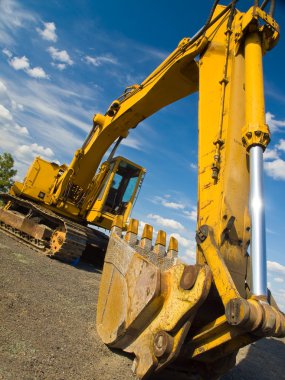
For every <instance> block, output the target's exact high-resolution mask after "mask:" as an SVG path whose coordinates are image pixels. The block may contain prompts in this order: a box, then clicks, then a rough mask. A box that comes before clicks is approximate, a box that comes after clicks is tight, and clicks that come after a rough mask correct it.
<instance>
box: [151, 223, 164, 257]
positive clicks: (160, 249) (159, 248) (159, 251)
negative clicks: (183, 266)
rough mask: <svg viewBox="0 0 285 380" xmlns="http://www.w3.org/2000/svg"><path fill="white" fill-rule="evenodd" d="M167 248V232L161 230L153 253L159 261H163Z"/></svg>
mask: <svg viewBox="0 0 285 380" xmlns="http://www.w3.org/2000/svg"><path fill="white" fill-rule="evenodd" d="M165 246H166V232H165V231H162V230H159V231H158V233H157V237H156V241H155V245H154V248H153V252H154V253H155V254H156V255H157V256H158V258H159V259H162V258H163V257H164V256H165V254H166V252H165Z"/></svg>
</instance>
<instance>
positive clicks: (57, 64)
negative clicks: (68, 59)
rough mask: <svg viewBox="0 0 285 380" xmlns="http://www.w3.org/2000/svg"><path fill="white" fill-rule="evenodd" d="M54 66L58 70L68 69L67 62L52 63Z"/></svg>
mask: <svg viewBox="0 0 285 380" xmlns="http://www.w3.org/2000/svg"><path fill="white" fill-rule="evenodd" d="M51 64H52V66H53V67H56V68H57V69H58V70H60V71H62V70H64V69H66V63H54V62H52V63H51Z"/></svg>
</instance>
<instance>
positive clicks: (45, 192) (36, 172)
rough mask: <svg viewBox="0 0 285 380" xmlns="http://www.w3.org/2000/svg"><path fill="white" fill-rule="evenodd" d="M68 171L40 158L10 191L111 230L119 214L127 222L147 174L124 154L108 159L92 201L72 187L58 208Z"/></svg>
mask: <svg viewBox="0 0 285 380" xmlns="http://www.w3.org/2000/svg"><path fill="white" fill-rule="evenodd" d="M68 170H69V168H68V167H67V166H66V165H61V166H59V165H57V164H56V163H53V162H48V161H45V160H43V159H42V158H40V157H36V158H35V160H34V162H33V163H32V165H31V166H30V168H29V169H28V171H27V174H26V177H25V179H24V181H23V183H21V182H15V183H14V184H13V186H12V188H11V190H10V193H11V194H13V195H16V196H18V197H23V198H28V199H31V200H34V201H36V202H40V203H43V204H44V205H45V207H47V208H49V209H50V210H52V211H55V212H60V214H61V215H64V216H67V217H69V218H72V219H74V220H82V219H83V220H86V221H87V222H88V223H90V224H95V225H96V226H99V227H102V228H105V229H108V230H110V229H111V226H112V223H113V221H114V218H115V216H116V215H122V216H123V220H124V222H125V223H126V221H127V218H128V217H129V214H130V212H131V209H132V206H133V204H134V201H135V198H136V194H137V192H138V190H139V188H140V186H141V184H142V181H143V178H144V175H145V169H144V168H142V167H141V166H139V165H137V164H135V163H133V162H131V161H129V160H128V159H126V158H124V157H116V158H113V159H111V160H110V162H104V163H103V164H102V165H101V168H100V170H99V172H98V174H97V175H96V176H95V178H94V180H93V181H92V182H91V184H89V188H88V191H89V193H90V194H92V197H91V196H89V197H88V204H86V202H85V203H84V201H85V199H83V198H82V191H81V192H80V191H78V188H77V187H74V186H71V187H69V194H66V196H65V198H66V200H65V201H63V200H62V201H61V202H59V203H58V204H57V208H56V207H55V206H54V205H53V194H54V190H55V189H56V187H57V183H58V181H59V180H60V178H61V176H63V175H64V174H65V173H66V172H68ZM102 172H103V173H104V175H102V174H101V173H102ZM67 192H68V189H67ZM83 205H85V206H84V207H83Z"/></svg>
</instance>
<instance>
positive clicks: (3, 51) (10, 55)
mask: <svg viewBox="0 0 285 380" xmlns="http://www.w3.org/2000/svg"><path fill="white" fill-rule="evenodd" d="M2 53H3V54H5V55H6V56H7V57H8V58H11V57H13V54H12V53H11V52H10V50H8V49H6V48H5V49H3V50H2Z"/></svg>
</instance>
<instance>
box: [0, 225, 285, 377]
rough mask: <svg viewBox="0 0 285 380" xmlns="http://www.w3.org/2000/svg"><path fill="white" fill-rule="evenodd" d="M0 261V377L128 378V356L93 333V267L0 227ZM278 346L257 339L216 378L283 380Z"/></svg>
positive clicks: (284, 361)
mask: <svg viewBox="0 0 285 380" xmlns="http://www.w3.org/2000/svg"><path fill="white" fill-rule="evenodd" d="M0 265H1V269H0V288H1V292H0V299H1V304H0V315H1V326H0V346H1V347H0V379H1V380H16V379H17V380H18V379H19V380H31V379H37V380H42V379H48V380H53V379H54V380H65V379H66V380H67V379H68V380H73V379H82V380H93V379H98V380H99V379H104V380H131V379H133V378H134V377H133V376H132V374H131V365H132V362H131V360H130V359H129V358H127V357H125V356H120V355H117V354H115V353H113V352H112V351H110V350H109V349H108V348H107V347H106V346H105V345H103V344H102V343H101V341H100V338H99V337H98V335H97V333H96V328H95V315H96V302H97V296H98V285H99V281H100V271H99V270H96V269H95V268H94V267H93V266H91V265H89V264H80V265H79V266H78V267H76V268H74V267H72V266H70V265H66V264H62V263H60V262H58V261H56V260H50V259H48V258H47V257H45V256H44V255H41V254H39V253H37V252H35V251H33V250H30V249H29V248H27V247H25V246H23V245H21V244H20V243H18V242H17V241H15V240H13V239H11V238H9V237H7V236H6V235H4V234H2V233H1V232H0ZM284 343H285V340H284V339H283V340H276V339H264V340H262V341H260V342H257V343H255V344H252V345H251V346H249V347H247V348H245V349H243V350H241V351H240V353H239V355H238V364H237V366H236V367H235V368H234V369H233V370H232V371H231V372H230V373H229V374H227V375H225V376H224V377H223V380H255V379H259V380H265V379H272V380H273V379H278V380H281V379H285V344H284ZM160 378H162V379H168V378H172V379H173V375H172V376H169V375H168V376H167V375H165V376H162V377H161V376H160ZM175 378H176V380H178V378H177V376H175Z"/></svg>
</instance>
